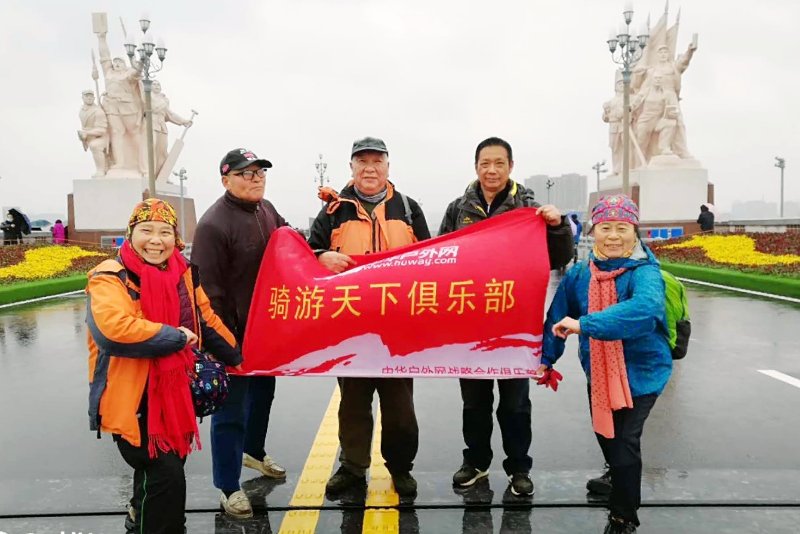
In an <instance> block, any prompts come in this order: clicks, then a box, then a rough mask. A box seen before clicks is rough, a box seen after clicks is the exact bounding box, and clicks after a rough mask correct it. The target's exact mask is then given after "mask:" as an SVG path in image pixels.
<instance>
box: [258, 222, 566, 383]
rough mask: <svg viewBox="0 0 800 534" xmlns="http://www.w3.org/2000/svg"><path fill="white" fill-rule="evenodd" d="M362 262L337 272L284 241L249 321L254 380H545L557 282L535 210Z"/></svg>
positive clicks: (273, 243)
mask: <svg viewBox="0 0 800 534" xmlns="http://www.w3.org/2000/svg"><path fill="white" fill-rule="evenodd" d="M353 259H354V260H356V262H357V264H356V266H355V267H353V268H352V269H350V270H348V271H346V272H344V273H341V274H338V275H335V274H333V273H331V272H330V271H328V270H327V269H325V268H324V267H322V265H320V264H319V262H318V261H317V258H316V257H315V256H314V253H313V252H312V251H311V249H310V248H309V247H308V245H307V244H306V243H305V241H304V240H303V238H302V237H301V236H300V235H299V234H297V232H295V231H293V230H291V229H289V228H281V229H279V230H277V231H276V232H275V233H274V234H272V237H271V238H270V241H269V246H268V247H267V250H266V252H265V253H264V259H263V261H262V264H261V270H260V272H259V276H258V282H257V283H256V288H255V292H254V295H253V302H252V305H251V308H250V317H249V318H248V321H247V324H248V327H247V332H246V335H245V340H244V347H243V350H244V370H245V372H246V373H247V374H256V375H291V376H296V375H326V376H364V377H448V378H452V377H458V378H521V377H530V376H533V375H534V372H535V369H536V368H537V367H538V365H539V359H540V355H541V342H542V322H543V314H544V303H545V294H546V291H547V282H548V277H549V274H550V273H549V262H548V256H547V243H546V239H545V223H544V221H543V220H542V219H541V217H538V216H537V215H536V214H535V210H534V208H522V209H518V210H514V211H512V212H510V213H507V214H504V215H500V216H497V217H493V218H491V219H489V220H487V221H485V222H480V223H476V224H473V225H470V226H468V227H466V228H465V229H463V230H460V231H458V232H454V233H452V234H447V235H444V236H439V237H436V238H433V239H429V240H427V241H422V242H419V243H414V244H412V245H409V246H406V247H403V248H398V249H395V250H392V251H389V252H384V253H378V254H370V255H366V256H356V257H354V258H353Z"/></svg>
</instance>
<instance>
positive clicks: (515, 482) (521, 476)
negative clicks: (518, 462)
mask: <svg viewBox="0 0 800 534" xmlns="http://www.w3.org/2000/svg"><path fill="white" fill-rule="evenodd" d="M508 481H509V482H510V483H511V493H513V494H514V495H516V496H520V495H525V496H527V495H533V480H531V476H530V475H529V474H528V473H514V474H513V475H510V476H509V477H508Z"/></svg>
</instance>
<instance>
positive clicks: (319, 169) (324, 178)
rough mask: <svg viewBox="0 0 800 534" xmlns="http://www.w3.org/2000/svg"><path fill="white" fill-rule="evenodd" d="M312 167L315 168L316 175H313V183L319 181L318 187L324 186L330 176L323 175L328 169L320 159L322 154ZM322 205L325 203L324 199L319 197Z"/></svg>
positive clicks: (328, 181)
mask: <svg viewBox="0 0 800 534" xmlns="http://www.w3.org/2000/svg"><path fill="white" fill-rule="evenodd" d="M314 167H316V168H317V176H315V177H314V183H315V184H316V183H317V182H319V186H320V187H325V183H326V182H327V183H330V181H331V180H330V178H328V177H327V176H325V171H326V170H328V164H327V163H325V162H324V161H322V154H320V155H319V161H318V162H317V163H315V164H314ZM320 202H322V205H323V206H324V205H325V201H324V200H322V199H320Z"/></svg>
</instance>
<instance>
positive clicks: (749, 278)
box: [661, 261, 800, 298]
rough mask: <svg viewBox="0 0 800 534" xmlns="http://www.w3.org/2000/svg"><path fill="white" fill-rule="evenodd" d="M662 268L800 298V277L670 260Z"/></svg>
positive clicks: (703, 278)
mask: <svg viewBox="0 0 800 534" xmlns="http://www.w3.org/2000/svg"><path fill="white" fill-rule="evenodd" d="M661 268H662V269H664V270H665V271H669V272H671V273H672V274H674V275H675V276H680V277H683V278H689V279H692V280H699V281H701V282H710V283H712V284H720V285H723V286H731V287H737V288H740V289H749V290H752V291H760V292H762V293H770V294H772V295H783V296H785V297H794V298H800V279H796V278H785V277H781V276H771V275H768V274H755V273H743V272H741V271H734V270H731V269H717V268H714V267H700V266H698V265H687V264H685V263H671V262H668V261H661Z"/></svg>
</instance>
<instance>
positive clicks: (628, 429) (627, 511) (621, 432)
mask: <svg viewBox="0 0 800 534" xmlns="http://www.w3.org/2000/svg"><path fill="white" fill-rule="evenodd" d="M590 398H591V394H590ZM657 398H658V395H656V394H652V395H642V396H641V397H633V408H624V409H622V410H617V411H615V412H614V415H613V417H614V437H613V438H612V439H608V438H605V437H603V436H601V435H600V434H597V433H595V436H597V442H598V443H599V444H600V448H601V449H602V451H603V456H604V457H605V460H606V463H607V464H608V466H609V467H610V469H611V485H612V490H611V495H610V496H609V499H608V507H609V511H610V512H611V515H613V516H614V517H618V518H621V519H625V520H626V521H631V522H633V523H635V524H636V525H637V526H638V525H639V516H638V514H637V511H638V510H639V506H640V505H641V503H642V448H641V439H642V430H643V429H644V422H645V421H646V420H647V416H648V415H650V410H652V409H653V405H655V403H656V399H657ZM590 406H591V402H590Z"/></svg>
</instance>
